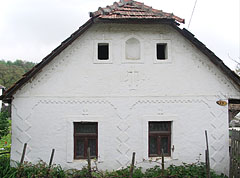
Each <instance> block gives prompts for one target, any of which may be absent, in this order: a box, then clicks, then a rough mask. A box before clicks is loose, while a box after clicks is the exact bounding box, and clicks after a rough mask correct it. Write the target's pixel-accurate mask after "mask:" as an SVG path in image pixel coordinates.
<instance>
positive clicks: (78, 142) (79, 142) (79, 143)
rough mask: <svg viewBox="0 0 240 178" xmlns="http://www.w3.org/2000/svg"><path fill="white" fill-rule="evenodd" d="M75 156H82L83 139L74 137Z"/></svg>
mask: <svg viewBox="0 0 240 178" xmlns="http://www.w3.org/2000/svg"><path fill="white" fill-rule="evenodd" d="M75 144H76V156H81V157H83V156H84V140H83V139H80V138H77V139H76V143H75Z"/></svg>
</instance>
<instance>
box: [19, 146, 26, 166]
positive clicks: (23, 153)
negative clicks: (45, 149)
mask: <svg viewBox="0 0 240 178" xmlns="http://www.w3.org/2000/svg"><path fill="white" fill-rule="evenodd" d="M26 149H27V143H25V144H24V147H23V152H22V157H21V161H20V165H22V164H23V161H24V157H25V153H26Z"/></svg>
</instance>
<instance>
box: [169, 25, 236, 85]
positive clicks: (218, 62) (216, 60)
mask: <svg viewBox="0 0 240 178" xmlns="http://www.w3.org/2000/svg"><path fill="white" fill-rule="evenodd" d="M172 27H173V28H174V29H176V30H177V31H178V32H179V33H180V34H182V35H183V36H184V37H185V38H186V39H188V40H189V41H190V42H191V43H192V44H193V45H194V46H195V47H196V48H198V49H199V50H200V51H201V52H202V53H203V54H205V55H206V56H207V57H208V58H209V59H210V60H211V62H212V63H213V64H215V65H216V66H217V68H219V69H220V70H221V71H222V72H223V73H224V74H225V75H227V76H228V77H229V78H230V79H231V80H232V81H233V82H234V83H235V84H236V85H237V86H238V88H239V89H240V77H239V76H238V75H237V74H236V73H235V72H234V71H232V70H231V69H230V68H229V67H228V66H226V65H225V64H224V62H223V61H222V60H221V59H220V58H219V57H217V56H216V55H215V54H214V53H213V52H212V51H211V50H210V49H209V48H207V47H206V46H205V45H204V44H203V43H202V42H201V41H199V40H198V39H197V38H195V37H194V35H193V34H192V33H191V32H189V31H188V30H187V29H185V28H183V29H180V28H179V27H178V26H176V25H172Z"/></svg>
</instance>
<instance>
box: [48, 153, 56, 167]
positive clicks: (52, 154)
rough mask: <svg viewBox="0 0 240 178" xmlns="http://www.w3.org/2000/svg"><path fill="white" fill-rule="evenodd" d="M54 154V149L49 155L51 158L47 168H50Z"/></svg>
mask: <svg viewBox="0 0 240 178" xmlns="http://www.w3.org/2000/svg"><path fill="white" fill-rule="evenodd" d="M54 152H55V149H52V153H51V157H50V161H49V168H51V166H52V161H53V156H54Z"/></svg>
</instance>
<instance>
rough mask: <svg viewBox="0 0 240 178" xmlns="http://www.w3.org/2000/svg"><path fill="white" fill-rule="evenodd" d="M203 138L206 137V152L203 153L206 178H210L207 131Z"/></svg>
mask: <svg viewBox="0 0 240 178" xmlns="http://www.w3.org/2000/svg"><path fill="white" fill-rule="evenodd" d="M205 136H206V146H207V150H206V151H205V156H206V178H210V158H209V148H208V135H207V131H206V130H205Z"/></svg>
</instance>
